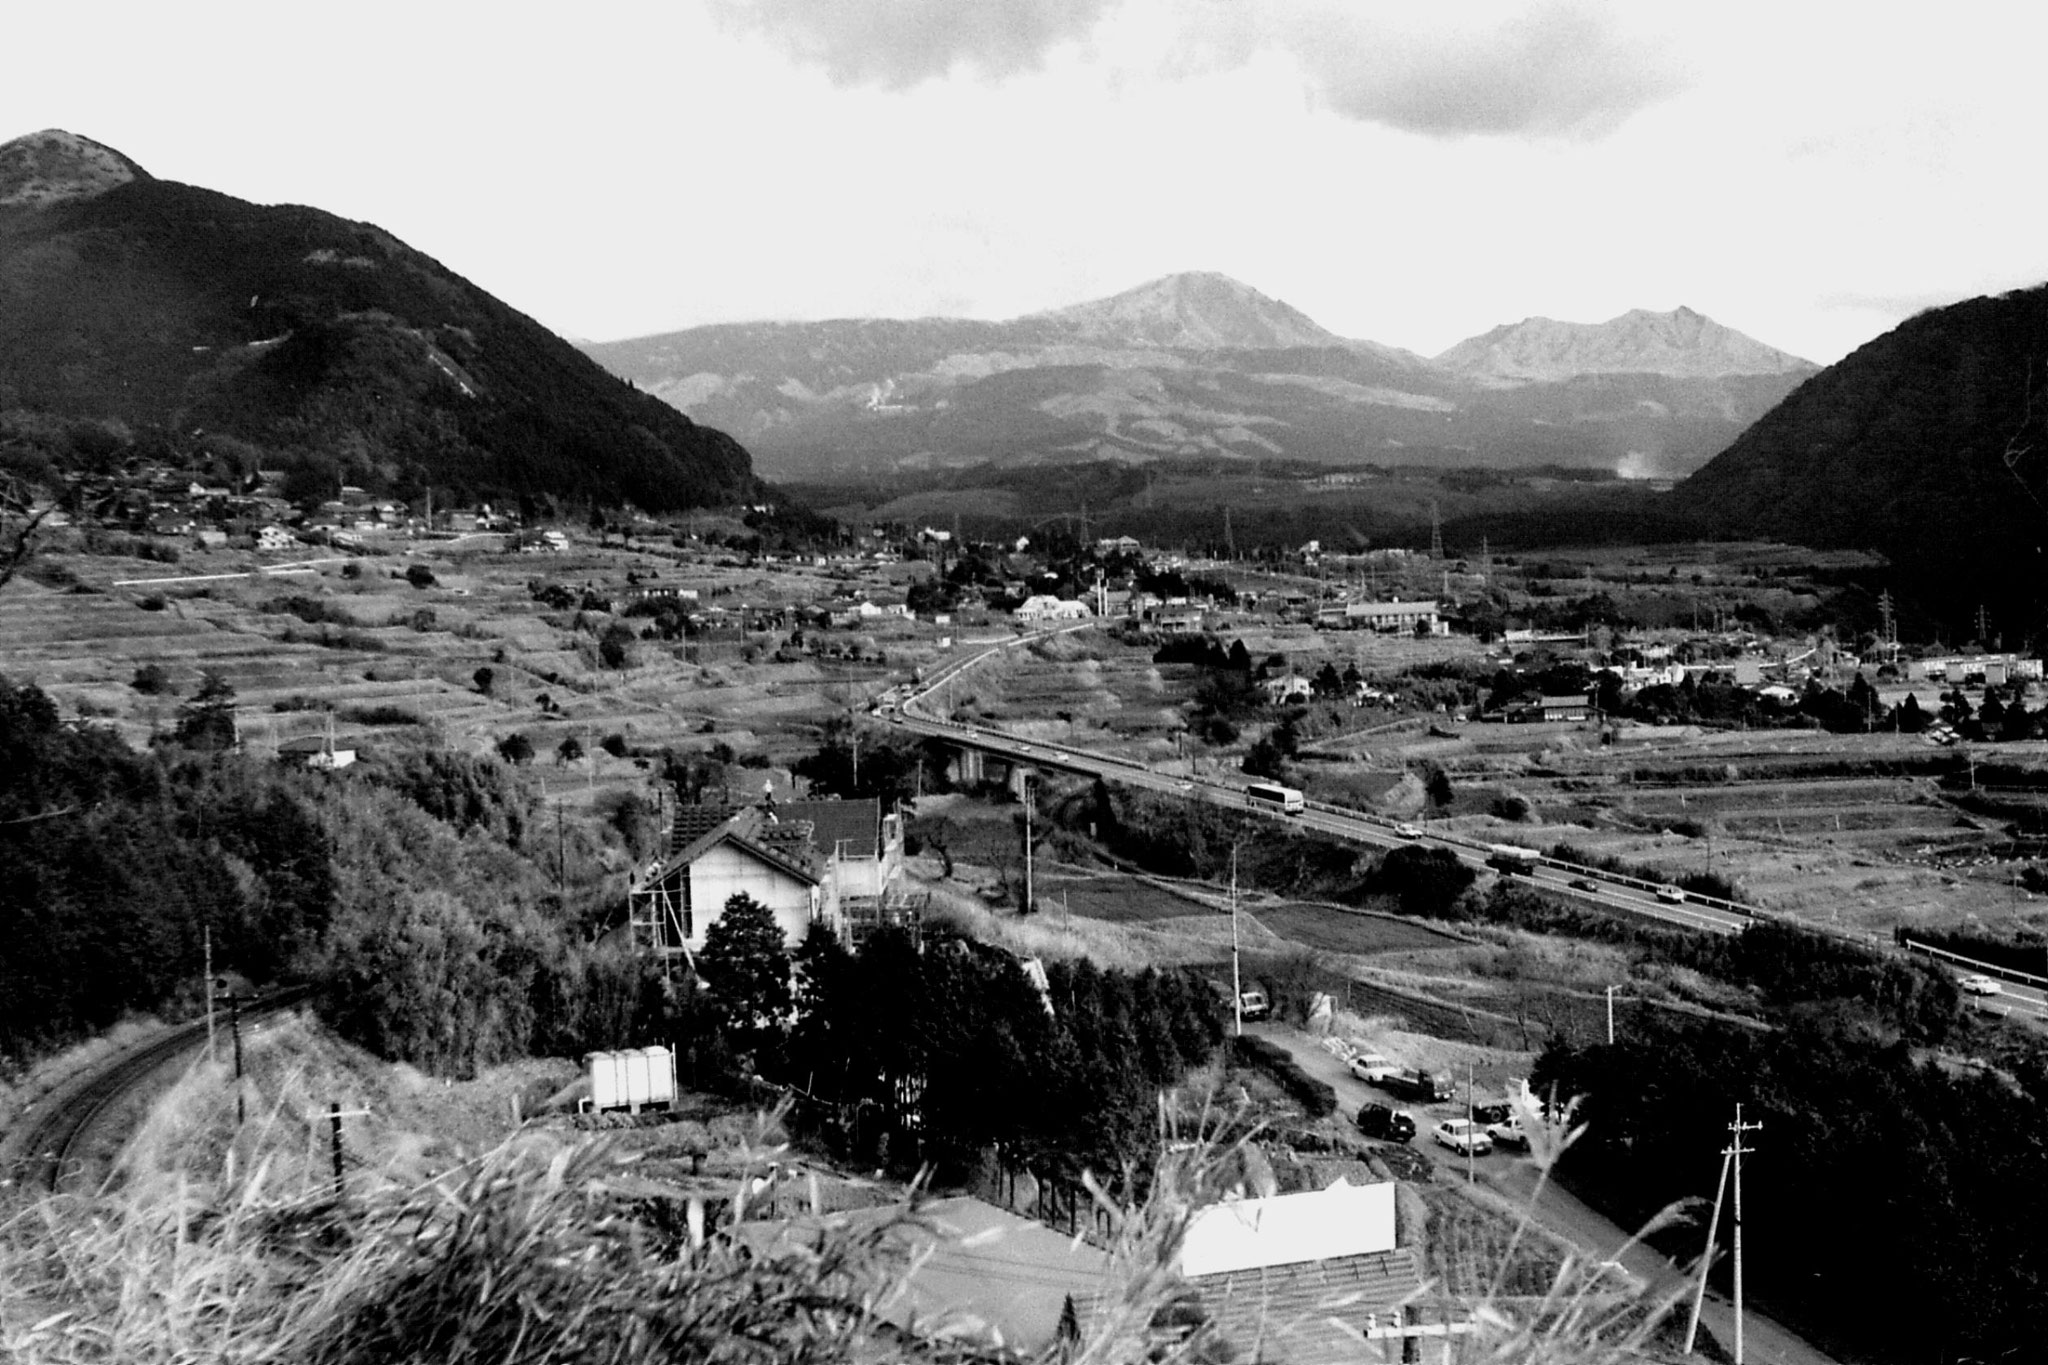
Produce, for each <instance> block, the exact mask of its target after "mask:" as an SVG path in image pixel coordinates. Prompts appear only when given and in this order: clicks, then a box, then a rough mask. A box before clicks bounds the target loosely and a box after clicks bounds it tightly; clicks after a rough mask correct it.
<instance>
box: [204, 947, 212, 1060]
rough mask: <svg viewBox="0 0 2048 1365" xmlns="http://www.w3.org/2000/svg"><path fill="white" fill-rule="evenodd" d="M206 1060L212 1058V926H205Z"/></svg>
mask: <svg viewBox="0 0 2048 1365" xmlns="http://www.w3.org/2000/svg"><path fill="white" fill-rule="evenodd" d="M206 1060H207V1061H209V1062H211V1061H212V1060H213V926H212V925H211V924H209V925H207V926H206Z"/></svg>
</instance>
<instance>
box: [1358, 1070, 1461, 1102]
mask: <svg viewBox="0 0 2048 1365" xmlns="http://www.w3.org/2000/svg"><path fill="white" fill-rule="evenodd" d="M1373 1084H1374V1085H1377V1086H1378V1087H1379V1088H1380V1089H1382V1090H1385V1091H1387V1092H1388V1093H1389V1094H1394V1095H1399V1096H1401V1098H1403V1099H1411V1100H1420V1101H1421V1102H1422V1103H1424V1104H1435V1103H1437V1102H1438V1101H1440V1100H1447V1099H1449V1098H1450V1097H1451V1078H1450V1077H1448V1076H1437V1075H1433V1074H1431V1073H1430V1072H1427V1071H1411V1070H1409V1069H1408V1068H1406V1067H1397V1068H1395V1069H1394V1070H1392V1071H1389V1072H1388V1073H1387V1074H1386V1075H1384V1076H1380V1077H1378V1078H1376V1079H1375V1080H1374V1081H1373Z"/></svg>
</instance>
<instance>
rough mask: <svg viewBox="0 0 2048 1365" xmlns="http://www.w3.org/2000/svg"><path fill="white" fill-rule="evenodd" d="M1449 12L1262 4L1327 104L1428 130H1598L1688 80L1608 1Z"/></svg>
mask: <svg viewBox="0 0 2048 1365" xmlns="http://www.w3.org/2000/svg"><path fill="white" fill-rule="evenodd" d="M1443 12H1444V13H1448V14H1450V15H1451V16H1453V20H1452V23H1451V24H1449V25H1445V24H1442V23H1437V24H1435V25H1433V26H1432V25H1421V26H1404V25H1401V24H1398V23H1395V22H1390V16H1391V15H1392V14H1393V11H1391V10H1389V9H1385V8H1381V7H1377V6H1357V5H1350V4H1296V5H1292V6H1275V7H1271V8H1267V9H1265V10H1263V22H1264V23H1265V24H1266V25H1267V36H1268V38H1269V40H1270V41H1271V42H1272V43H1273V44H1274V45H1276V46H1278V47H1280V48H1282V49H1284V50H1286V51H1287V52H1289V53H1290V54H1292V56H1293V57H1294V58H1295V60H1296V61H1297V62H1298V63H1299V64H1300V66H1301V68H1302V71H1303V73H1304V74H1305V75H1306V77H1307V78H1308V81H1309V85H1310V88H1311V90H1312V91H1313V93H1314V94H1315V96H1316V97H1317V99H1318V100H1319V101H1320V102H1321V104H1322V105H1323V106H1324V107H1327V108H1329V109H1330V110H1332V111H1333V112H1335V113H1337V114H1340V115H1343V116H1344V117H1346V118H1351V119H1357V120H1360V121H1362V122H1368V123H1378V124H1384V125H1386V126H1387V127H1391V128H1397V129H1400V130H1402V131H1404V132H1411V133H1420V134H1423V135H1425V136H1430V137H1468V136H1475V135H1477V136H1485V135H1493V136H1500V135H1516V134H1525V135H1537V136H1554V137H1595V136H1599V135H1601V134H1603V133H1606V132H1608V131H1611V130H1612V129H1613V128H1614V127H1616V126H1618V125H1619V124H1620V123H1622V122H1623V121H1625V120H1626V119H1627V118H1629V117H1630V116H1631V115H1633V114H1635V113H1637V112H1639V111H1640V110H1642V109H1645V108H1647V107H1649V106H1650V105H1652V104H1655V103H1658V102H1659V101H1661V100H1664V99H1667V98H1669V97H1670V96H1672V95H1675V94H1677V93H1678V92H1679V91H1680V90H1682V89H1683V88H1685V86H1686V85H1687V84H1688V79H1687V77H1686V75H1685V74H1684V72H1683V71H1682V70H1681V68H1680V66H1679V64H1678V63H1677V62H1676V61H1675V60H1673V58H1672V55H1671V53H1670V51H1669V50H1668V49H1665V50H1659V49H1658V48H1657V47H1655V46H1653V45H1651V44H1649V43H1647V42H1645V41H1643V40H1642V39H1640V38H1636V37H1633V36H1632V35H1630V34H1628V33H1627V32H1625V31H1624V30H1623V28H1622V27H1621V25H1620V24H1619V23H1618V22H1617V20H1616V15H1617V14H1618V13H1619V11H1616V10H1613V9H1610V8H1607V7H1604V6H1596V5H1585V4H1549V5H1544V6H1541V7H1539V8H1535V9H1528V8H1520V9H1515V10H1512V11H1510V12H1507V13H1505V14H1503V15H1501V16H1500V17H1499V18H1497V19H1495V20H1494V21H1493V22H1490V23H1480V24H1475V23H1471V22H1470V21H1469V19H1468V18H1467V16H1469V15H1470V14H1471V13H1472V11H1470V10H1465V9H1462V8H1460V7H1451V8H1449V9H1448V10H1447V11H1443ZM1461 19H1462V20H1465V22H1458V21H1459V20H1461Z"/></svg>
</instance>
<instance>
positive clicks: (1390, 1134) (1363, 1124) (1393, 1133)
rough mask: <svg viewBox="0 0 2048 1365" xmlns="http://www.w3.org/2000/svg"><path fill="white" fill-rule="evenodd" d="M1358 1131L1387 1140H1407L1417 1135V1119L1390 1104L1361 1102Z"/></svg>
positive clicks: (1370, 1136)
mask: <svg viewBox="0 0 2048 1365" xmlns="http://www.w3.org/2000/svg"><path fill="white" fill-rule="evenodd" d="M1358 1131H1359V1132H1361V1133H1363V1134H1365V1135H1366V1136H1367V1137H1369V1138H1380V1139H1382V1140H1383V1141H1386V1142H1406V1141H1408V1140H1409V1139H1410V1138H1412V1137H1414V1136H1415V1120H1414V1118H1413V1117H1411V1116H1410V1115H1407V1114H1404V1113H1402V1112H1401V1111H1400V1110H1398V1109H1396V1108H1394V1107H1393V1106H1392V1105H1389V1104H1361V1105H1360V1106H1358Z"/></svg>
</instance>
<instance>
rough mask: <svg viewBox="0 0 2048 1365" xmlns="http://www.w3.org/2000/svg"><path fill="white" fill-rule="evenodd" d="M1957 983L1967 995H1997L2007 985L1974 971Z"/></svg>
mask: <svg viewBox="0 0 2048 1365" xmlns="http://www.w3.org/2000/svg"><path fill="white" fill-rule="evenodd" d="M1956 984H1958V985H1960V986H1961V987H1962V988H1963V994H1965V995H1997V994H1998V993H1999V992H2001V991H2003V990H2004V989H2005V987H2003V986H2001V985H1999V984H1998V982H1996V981H1994V980H1993V979H1992V978H1990V977H1988V976H1985V975H1983V974H1982V973H1979V972H1972V973H1971V974H1970V975H1968V976H1966V977H1964V978H1963V979H1962V980H1961V981H1959V982H1957V983H1956Z"/></svg>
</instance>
